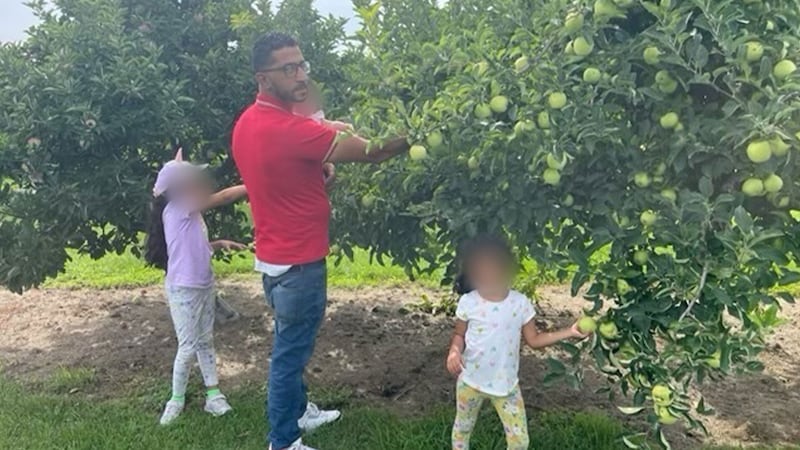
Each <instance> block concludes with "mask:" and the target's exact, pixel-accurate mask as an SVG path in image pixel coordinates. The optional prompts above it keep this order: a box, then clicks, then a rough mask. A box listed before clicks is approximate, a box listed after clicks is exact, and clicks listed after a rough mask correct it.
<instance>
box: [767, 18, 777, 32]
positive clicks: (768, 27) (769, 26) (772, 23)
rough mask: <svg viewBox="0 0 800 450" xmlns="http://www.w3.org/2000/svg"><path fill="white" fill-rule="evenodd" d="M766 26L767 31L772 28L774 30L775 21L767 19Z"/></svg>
mask: <svg viewBox="0 0 800 450" xmlns="http://www.w3.org/2000/svg"><path fill="white" fill-rule="evenodd" d="M766 28H767V31H773V30H775V22H773V21H771V20H768V21H767V27H766Z"/></svg>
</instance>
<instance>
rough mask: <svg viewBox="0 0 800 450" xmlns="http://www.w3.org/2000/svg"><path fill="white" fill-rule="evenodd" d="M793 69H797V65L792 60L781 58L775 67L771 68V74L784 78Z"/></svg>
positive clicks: (792, 71)
mask: <svg viewBox="0 0 800 450" xmlns="http://www.w3.org/2000/svg"><path fill="white" fill-rule="evenodd" d="M795 70H797V66H796V65H795V64H794V63H793V62H792V61H789V60H788V59H783V60H780V61H778V63H777V64H775V67H774V68H773V69H772V74H773V75H775V78H777V79H779V80H784V79H786V78H788V77H789V75H791V74H792V73H794V71H795Z"/></svg>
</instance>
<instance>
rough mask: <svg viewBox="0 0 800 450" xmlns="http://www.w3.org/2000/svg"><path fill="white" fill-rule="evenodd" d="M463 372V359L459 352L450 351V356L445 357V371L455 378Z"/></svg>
mask: <svg viewBox="0 0 800 450" xmlns="http://www.w3.org/2000/svg"><path fill="white" fill-rule="evenodd" d="M463 370H464V358H462V357H461V352H459V351H458V350H456V349H450V354H448V355H447V371H448V372H450V374H451V375H453V376H454V377H457V376H458V375H459V374H461V371H463Z"/></svg>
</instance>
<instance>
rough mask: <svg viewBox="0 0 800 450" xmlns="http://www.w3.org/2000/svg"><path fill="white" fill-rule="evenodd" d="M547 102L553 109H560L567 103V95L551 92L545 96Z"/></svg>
mask: <svg viewBox="0 0 800 450" xmlns="http://www.w3.org/2000/svg"><path fill="white" fill-rule="evenodd" d="M547 104H548V105H550V107H551V108H553V109H561V108H563V107H564V106H566V105H567V95H566V94H564V93H563V92H553V93H552V94H550V95H549V96H548V97H547Z"/></svg>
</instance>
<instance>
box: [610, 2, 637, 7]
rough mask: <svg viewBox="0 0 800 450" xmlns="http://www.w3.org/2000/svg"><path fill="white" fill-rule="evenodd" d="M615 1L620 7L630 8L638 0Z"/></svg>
mask: <svg viewBox="0 0 800 450" xmlns="http://www.w3.org/2000/svg"><path fill="white" fill-rule="evenodd" d="M614 3H615V4H616V5H617V6H619V7H620V8H630V7H631V6H633V5H635V4H636V0H614Z"/></svg>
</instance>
